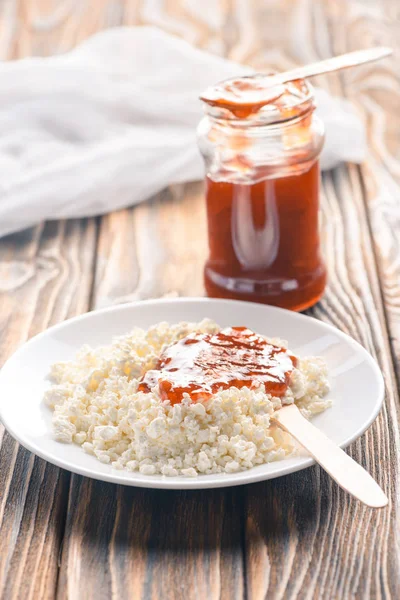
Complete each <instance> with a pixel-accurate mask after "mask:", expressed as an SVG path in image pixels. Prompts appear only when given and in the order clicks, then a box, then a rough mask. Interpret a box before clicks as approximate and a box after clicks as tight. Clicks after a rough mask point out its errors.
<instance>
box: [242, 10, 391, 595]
mask: <svg viewBox="0 0 400 600" xmlns="http://www.w3.org/2000/svg"><path fill="white" fill-rule="evenodd" d="M301 4H302V6H303V8H305V5H306V3H298V6H299V10H300V5H301ZM355 4H357V3H352V5H350V3H349V4H348V5H347V6H348V7H349V12H350V11H351V8H352V6H353V5H355ZM325 7H327V4H326V3H316V4H315V8H314V10H313V11H309V12H307V11H305V10H304V13H303V14H302V15H300V14H299V12H297V13H295V15H290V14H288V15H287V21H288V30H289V31H290V32H292V33H293V34H294V32H295V35H294V36H293V38H292V39H291V40H290V42H291V46H290V47H289V48H288V52H289V53H291V52H293V50H296V49H297V48H299V51H300V52H299V57H301V53H303V56H304V54H305V52H307V60H312V59H314V58H317V57H319V58H324V57H326V56H329V55H330V54H331V53H332V50H331V49H330V43H329V40H330V31H329V29H328V19H327V15H326V14H325V12H324V8H325ZM329 7H330V8H331V11H332V13H333V12H334V11H336V12H335V15H336V21H337V29H336V30H335V32H334V34H333V39H334V40H340V39H342V37H343V31H345V30H346V28H345V27H344V24H343V12H344V7H343V9H341V7H339V5H338V3H332V5H331V4H330V5H329ZM327 10H329V9H327ZM299 16H302V19H301V21H300V23H299V19H298V18H299ZM295 23H296V25H295ZM300 25H301V27H300ZM295 26H297V27H298V29H297V30H296V29H295ZM353 33H354V32H353ZM310 34H311V35H310ZM371 35H372V34H371ZM349 36H350V34H349ZM350 37H351V39H353V40H357V43H358V45H357V47H359V42H358V38H357V36H355V35H353V36H350ZM305 38H307V40H308V46H306V48H305V49H304V46H303V44H302V41H303V40H304V39H305ZM354 44H356V42H355V41H353V46H354ZM346 49H347V50H349V49H355V46H354V47H353V48H350V47H346V48H344V47H340V48H337V47H336V48H335V52H336V53H339V52H344V51H345V50H346ZM348 77H351V73H349V75H348ZM329 84H330V85H329V87H330V89H331V90H332V89H333V90H335V92H336V93H337V92H338V91H340V89H341V82H340V79H339V78H338V77H337V76H330V82H329ZM323 192H324V193H323V198H322V206H323V215H324V221H323V232H324V248H325V255H326V260H327V266H328V273H329V287H328V291H327V294H326V296H325V298H324V299H323V301H322V302H321V303H320V304H319V305H317V307H316V308H315V309H313V310H311V311H309V312H310V314H312V315H313V316H316V317H318V318H321V319H323V320H325V321H327V322H330V323H332V324H334V325H336V326H337V327H338V328H340V329H342V330H343V331H345V332H347V333H349V334H350V335H351V336H352V337H353V338H355V339H357V340H359V341H360V342H361V343H362V344H363V345H364V346H365V347H366V348H367V349H368V350H369V351H370V352H371V353H372V354H373V355H374V356H375V357H376V358H377V359H378V360H379V362H380V365H381V367H382V369H383V372H384V374H385V379H386V384H387V396H386V402H385V406H384V408H383V410H382V413H381V414H380V416H379V417H378V419H377V421H376V423H374V425H373V426H372V427H371V428H370V429H369V431H368V432H367V433H366V434H365V435H364V436H362V438H361V439H360V440H358V441H357V442H355V443H354V444H352V445H351V447H350V449H349V453H350V454H351V456H353V458H355V459H356V460H357V461H358V462H360V463H361V464H362V465H363V466H365V467H366V468H367V470H369V472H371V474H372V475H373V476H374V477H375V478H376V479H377V480H378V481H379V483H380V484H381V485H382V486H383V488H384V489H385V490H386V491H387V492H389V493H390V495H391V499H392V505H391V507H390V509H387V510H385V511H381V512H376V511H375V512H373V511H371V510H370V509H367V508H365V507H362V506H360V505H359V504H358V503H357V502H356V501H354V500H352V499H350V498H349V497H347V496H346V495H345V494H344V493H343V492H342V491H341V490H339V488H338V487H337V486H336V485H335V484H333V483H332V482H331V481H330V480H329V478H328V477H327V476H326V475H325V473H324V472H323V471H321V470H320V469H319V468H318V467H314V468H312V469H308V470H307V471H304V472H302V473H299V474H294V475H291V476H290V477H288V478H286V481H285V480H282V481H274V482H266V483H264V484H258V489H257V488H256V486H253V490H251V492H250V493H249V495H248V498H247V510H248V513H247V515H248V516H247V526H246V532H247V539H248V541H247V551H246V556H247V557H248V559H249V560H248V562H247V564H246V567H247V569H246V572H247V574H248V578H247V589H248V590H249V597H250V598H257V599H258V598H264V597H268V598H270V597H271V598H298V597H299V598H302V597H307V598H314V597H315V598H320V597H327V598H350V597H351V598H354V597H356V598H382V597H385V598H390V597H393V598H396V597H398V595H399V593H400V577H399V566H398V560H399V557H398V556H397V555H396V554H395V552H392V551H391V549H393V548H395V547H396V539H397V536H396V520H397V511H398V506H397V474H398V459H397V457H398V452H399V438H398V428H397V423H398V417H399V415H398V400H399V397H398V391H397V388H396V380H395V377H394V372H393V364H392V361H391V358H390V345H389V338H388V335H387V330H386V322H385V307H384V306H383V304H382V298H381V290H380V285H379V279H378V274H377V270H376V264H375V253H374V247H373V245H372V243H371V239H370V224H369V221H368V214H367V211H366V208H365V198H364V184H363V180H362V179H360V172H359V169H358V168H357V167H355V166H350V167H345V166H342V167H340V168H339V169H336V170H335V172H333V173H330V174H328V175H326V176H325V177H324V187H323ZM393 231H396V230H393ZM381 233H384V232H381ZM379 239H381V240H384V239H385V238H384V237H383V236H380V237H379ZM383 243H385V242H384V241H383ZM392 256H393V255H392ZM262 498H268V500H267V503H266V506H265V504H264V505H263V504H262ZM294 498H295V501H293V499H294ZM285 515H287V518H286V517H285ZM254 548H256V550H254ZM282 556H285V560H283V561H282V560H280V557H282Z"/></svg>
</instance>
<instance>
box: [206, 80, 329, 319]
mask: <svg viewBox="0 0 400 600" xmlns="http://www.w3.org/2000/svg"><path fill="white" fill-rule="evenodd" d="M243 79H246V81H247V83H246V85H247V86H248V85H249V80H250V84H251V79H253V78H252V77H250V78H243ZM281 87H282V86H281ZM314 109H315V104H314V94H313V90H312V87H311V86H310V85H309V84H308V83H306V82H305V81H303V80H299V81H297V82H293V83H290V84H285V86H284V90H283V91H282V93H281V94H280V95H279V93H278V98H275V99H274V100H273V101H272V102H270V103H268V104H267V105H265V106H262V107H261V108H260V107H259V106H257V107H256V110H254V111H253V110H252V108H251V107H250V108H249V106H247V107H246V110H245V111H243V110H238V108H237V106H236V107H234V108H232V107H228V105H227V103H226V102H225V103H223V104H222V105H215V104H213V105H210V104H208V103H207V104H205V116H204V118H203V119H202V121H201V122H200V124H199V127H198V141H199V147H200V150H201V153H202V155H203V157H204V160H205V164H206V203H207V218H208V239H209V257H208V260H207V262H206V265H205V269H204V278H205V287H206V291H207V294H208V295H209V296H211V297H217V298H234V299H239V300H250V301H254V302H262V303H266V304H272V305H276V306H282V307H284V308H289V309H292V310H298V311H300V310H304V309H306V308H308V307H309V306H311V305H313V304H314V303H315V302H317V300H318V299H319V298H320V297H321V296H322V294H323V292H324V288H325V284H326V270H325V266H324V263H323V261H322V258H321V254H320V241H319V180H320V169H319V162H318V158H319V155H320V152H321V149H322V146H323V141H324V128H323V124H322V122H321V120H320V119H319V118H318V117H317V116H316V115H315V112H314Z"/></svg>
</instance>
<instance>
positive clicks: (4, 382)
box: [0, 298, 384, 489]
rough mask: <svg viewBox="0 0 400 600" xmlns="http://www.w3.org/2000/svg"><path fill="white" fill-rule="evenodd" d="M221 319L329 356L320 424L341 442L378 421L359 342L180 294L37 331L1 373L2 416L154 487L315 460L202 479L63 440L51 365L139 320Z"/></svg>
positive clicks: (208, 480)
mask: <svg viewBox="0 0 400 600" xmlns="http://www.w3.org/2000/svg"><path fill="white" fill-rule="evenodd" d="M204 317H209V318H211V319H214V320H215V321H216V322H217V323H218V324H220V325H222V326H228V325H246V326H248V327H250V328H251V329H253V330H255V331H257V332H258V333H261V334H264V335H268V336H270V337H275V336H276V337H281V338H283V339H287V340H288V341H289V347H290V348H291V349H292V350H293V351H294V352H295V353H296V354H298V355H299V356H307V355H319V356H323V357H324V359H325V360H326V361H327V363H328V367H329V379H330V382H331V388H332V389H331V392H330V394H331V397H332V398H333V400H334V404H333V407H332V408H330V409H328V410H327V411H325V412H324V413H322V414H321V415H318V416H317V417H316V418H315V419H314V421H313V422H314V424H315V425H316V426H317V427H319V428H320V429H321V430H322V431H324V432H325V433H326V434H327V435H328V436H329V437H330V438H331V439H332V440H334V441H335V442H336V443H337V444H339V445H340V446H342V447H346V446H348V445H349V444H350V443H351V442H352V441H354V440H355V439H357V438H358V437H359V436H360V435H361V434H362V433H363V432H364V431H365V430H366V429H367V428H368V427H369V426H370V425H371V423H372V422H373V421H374V419H375V418H376V416H377V414H378V412H379V410H380V408H381V406H382V401H383V396H384V383H383V378H382V375H381V372H380V370H379V367H378V366H377V364H376V363H375V361H374V360H373V359H372V358H371V356H370V355H369V354H368V352H366V350H364V348H362V347H361V346H360V345H359V344H358V343H357V342H355V341H354V340H352V339H351V338H350V337H348V336H347V335H345V334H344V333H342V332H341V331H338V330H337V329H335V328H333V327H331V326H330V325H327V324H325V323H322V322H321V321H317V320H316V319H313V318H311V317H307V316H305V315H301V314H298V313H294V312H290V311H286V310H283V309H279V308H274V307H270V306H264V305H261V304H249V303H247V302H235V301H232V300H211V299H206V298H204V299H197V298H195V299H188V298H184V299H179V300H153V301H148V302H138V303H135V304H123V305H119V306H114V307H111V308H107V309H104V310H99V311H95V312H91V313H87V314H84V315H82V316H80V317H76V318H75V319H70V320H69V321H65V322H64V323H61V324H60V325H56V326H55V327H52V328H51V329H48V330H47V331H44V332H43V333H41V334H39V335H38V336H36V337H34V338H32V339H31V340H30V341H29V342H28V343H26V344H25V345H24V346H22V347H21V348H20V349H19V350H18V351H17V352H16V353H15V354H14V355H13V356H12V357H11V358H10V360H9V361H8V362H7V363H6V364H5V366H4V367H3V369H2V371H1V372H0V418H1V420H2V421H3V423H4V425H5V427H6V428H7V429H8V431H9V432H10V433H11V435H12V436H14V437H15V438H16V439H17V440H18V441H19V442H20V443H21V444H22V445H23V446H25V447H26V448H28V450H31V451H32V452H34V453H35V454H37V455H38V456H40V457H42V458H44V459H46V460H48V461H49V462H51V463H53V464H55V465H58V466H59V467H63V468H65V469H68V470H69V471H72V472H73V473H79V474H80V475H86V476H87V477H93V478H95V479H101V480H104V481H112V482H115V483H121V484H125V485H136V486H141V487H149V488H170V489H199V488H213V487H225V486H230V485H240V484H243V483H251V482H255V481H261V480H264V479H271V478H273V477H280V476H281V475H286V474H287V473H293V472H294V471H299V470H300V469H304V468H305V467H309V466H310V465H312V464H314V461H313V460H312V459H311V458H309V457H307V456H305V455H303V456H298V457H295V458H288V459H286V460H282V461H278V462H273V463H270V464H266V465H262V466H258V467H254V468H253V469H250V470H248V471H243V472H241V473H234V474H229V475H228V474H218V475H201V476H198V477H196V478H184V477H163V476H161V475H152V476H149V475H147V476H146V475H141V474H139V473H131V472H124V471H118V470H115V469H113V468H112V467H111V466H110V465H105V464H102V463H101V462H99V461H98V460H97V459H96V458H95V457H93V456H90V455H88V454H85V452H84V451H83V450H82V449H81V448H80V447H79V446H77V445H74V444H61V443H59V442H56V441H55V440H54V439H53V437H52V432H51V411H50V409H48V408H47V407H46V406H45V405H44V404H43V402H42V398H43V394H44V391H45V390H46V389H47V388H48V387H49V386H50V382H49V381H48V378H47V376H48V373H49V369H50V365H51V364H52V363H54V362H57V361H60V360H69V359H71V358H73V357H74V355H75V353H76V351H77V350H78V349H79V348H80V347H81V346H82V345H83V344H90V345H91V346H98V345H101V344H108V343H109V342H111V339H112V338H113V336H115V335H123V334H126V333H128V332H129V331H130V330H131V329H132V328H133V327H134V326H140V327H144V328H147V327H149V326H150V325H154V324H155V323H158V322H159V321H168V322H170V323H176V322H178V321H200V320H201V319H203V318H204Z"/></svg>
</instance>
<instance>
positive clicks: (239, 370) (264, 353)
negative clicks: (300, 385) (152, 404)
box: [138, 327, 297, 404]
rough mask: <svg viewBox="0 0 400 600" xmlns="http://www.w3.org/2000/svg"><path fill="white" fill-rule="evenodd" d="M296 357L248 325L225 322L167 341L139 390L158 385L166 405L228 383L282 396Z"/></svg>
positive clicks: (208, 393)
mask: <svg viewBox="0 0 400 600" xmlns="http://www.w3.org/2000/svg"><path fill="white" fill-rule="evenodd" d="M296 362H297V359H296V358H295V357H294V356H291V355H290V354H289V353H288V352H287V350H286V349H285V348H281V347H280V346H275V345H273V344H270V343H269V342H267V340H266V339H265V338H263V337H262V336H260V335H257V334H256V333H254V332H253V331H251V330H250V329H247V328H246V327H228V328H226V329H223V330H222V331H220V332H218V333H216V334H207V333H193V334H191V335H188V336H187V337H185V338H183V339H182V340H180V341H179V342H176V343H175V344H171V345H170V346H168V347H167V348H166V349H165V350H164V352H163V353H162V355H161V357H160V359H159V362H158V365H157V368H156V369H154V370H151V371H148V372H147V373H146V374H145V375H144V376H143V378H142V381H141V383H140V384H139V388H138V389H139V391H142V392H149V391H150V390H151V389H152V388H153V387H155V386H156V385H157V384H158V386H159V393H160V396H161V398H162V399H163V400H169V401H170V402H171V404H178V403H179V402H181V401H182V399H183V395H184V394H185V393H186V394H189V396H190V397H191V398H192V400H193V401H202V400H207V399H208V398H210V396H211V395H212V394H214V393H215V392H217V391H219V390H225V389H227V388H229V387H236V388H242V387H248V388H256V387H258V386H260V385H264V386H265V391H266V392H267V393H268V394H272V395H273V396H278V397H281V396H283V395H284V394H285V392H286V390H287V387H288V385H289V380H290V374H291V372H292V370H293V368H294V367H295V366H296Z"/></svg>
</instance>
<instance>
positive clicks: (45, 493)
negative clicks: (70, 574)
mask: <svg viewBox="0 0 400 600" xmlns="http://www.w3.org/2000/svg"><path fill="white" fill-rule="evenodd" d="M95 238H96V224H95V220H94V219H91V220H83V221H69V222H68V223H65V222H64V223H48V224H47V225H46V226H38V227H35V228H32V229H29V230H26V231H24V232H21V233H19V234H15V235H13V236H9V237H7V238H3V239H2V240H1V241H0V330H1V331H2V342H3V343H2V344H1V347H0V362H1V364H3V362H4V361H5V360H6V359H7V357H8V356H10V355H11V354H12V352H13V351H14V350H16V348H17V347H18V346H20V345H21V344H22V343H23V342H24V341H26V340H27V339H28V338H29V337H31V336H32V335H35V334H36V333H38V332H39V331H42V330H43V329H45V328H46V327H48V326H49V325H52V324H55V323H58V322H60V321H62V320H64V319H66V318H68V317H71V316H73V315H75V314H77V313H80V312H83V311H84V310H86V309H87V307H88V303H89V295H90V288H91V267H92V263H93V253H94V247H95ZM69 477H70V476H69V474H68V473H67V472H65V471H62V470H60V469H58V468H56V467H54V466H52V465H50V464H49V463H47V462H45V461H44V460H41V459H39V458H36V457H35V456H34V455H33V454H31V453H30V452H28V451H27V450H25V449H24V448H22V447H20V446H19V445H18V444H17V442H15V440H14V439H13V438H11V436H10V435H8V433H6V432H5V431H4V428H3V427H2V426H0V490H1V493H0V539H1V547H2V551H1V553H0V596H1V597H3V598H22V597H23V598H54V594H55V590H56V584H57V577H58V554H59V551H60V547H61V541H62V536H63V530H64V521H65V513H66V503H67V497H68V487H69Z"/></svg>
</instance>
